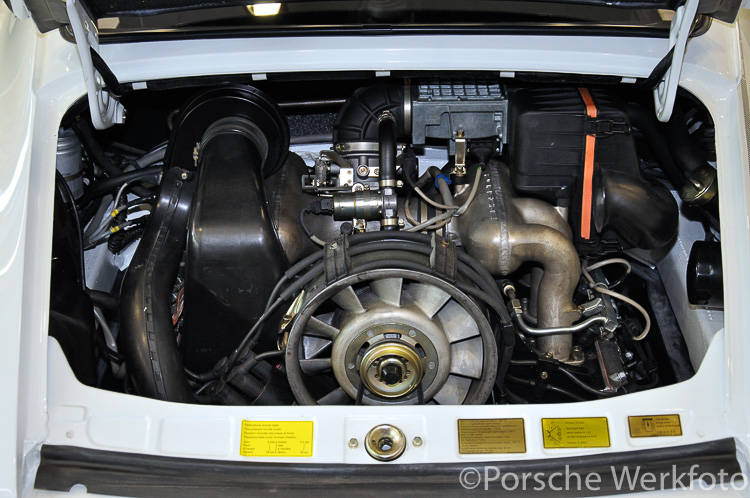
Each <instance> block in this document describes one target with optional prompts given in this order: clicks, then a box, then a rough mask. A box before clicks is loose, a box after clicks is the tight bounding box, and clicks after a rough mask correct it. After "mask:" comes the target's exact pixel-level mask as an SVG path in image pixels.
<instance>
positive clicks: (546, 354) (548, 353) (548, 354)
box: [544, 351, 555, 360]
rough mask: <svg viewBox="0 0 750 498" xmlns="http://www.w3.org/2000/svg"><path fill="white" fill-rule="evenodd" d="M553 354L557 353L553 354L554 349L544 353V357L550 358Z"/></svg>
mask: <svg viewBox="0 0 750 498" xmlns="http://www.w3.org/2000/svg"><path fill="white" fill-rule="evenodd" d="M553 356H555V355H554V354H552V351H547V352H546V353H544V357H545V358H547V359H548V360H549V359H552V357H553Z"/></svg>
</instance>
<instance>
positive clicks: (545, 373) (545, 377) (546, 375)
mask: <svg viewBox="0 0 750 498" xmlns="http://www.w3.org/2000/svg"><path fill="white" fill-rule="evenodd" d="M539 377H541V378H542V380H547V378H548V377H549V374H548V373H547V372H542V373H540V374H539Z"/></svg>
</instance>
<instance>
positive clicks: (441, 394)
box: [435, 375, 471, 405]
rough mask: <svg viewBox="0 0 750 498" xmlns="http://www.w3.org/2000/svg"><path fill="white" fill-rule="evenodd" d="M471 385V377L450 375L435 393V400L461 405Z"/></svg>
mask: <svg viewBox="0 0 750 498" xmlns="http://www.w3.org/2000/svg"><path fill="white" fill-rule="evenodd" d="M470 387H471V379H468V378H466V377H459V376H458V375H449V376H448V380H446V381H445V384H444V385H443V388H442V389H440V391H438V393H437V394H436V395H435V401H437V402H438V403H440V404H441V405H460V404H461V403H463V401H464V399H465V398H466V395H467V394H468V393H469V388H470Z"/></svg>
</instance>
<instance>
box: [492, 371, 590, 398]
mask: <svg viewBox="0 0 750 498" xmlns="http://www.w3.org/2000/svg"><path fill="white" fill-rule="evenodd" d="M505 378H506V379H508V380H509V381H511V382H515V383H516V384H521V385H526V386H530V387H534V386H536V382H534V381H533V380H531V379H522V378H520V377H516V376H515V375H511V374H508V375H506V376H505ZM544 389H545V390H546V391H552V392H556V393H558V394H562V395H564V396H567V397H569V398H571V399H574V400H576V401H588V400H587V399H585V398H582V397H580V396H578V395H577V394H575V393H572V392H570V391H568V390H567V389H563V388H562V387H558V386H555V385H553V384H549V383H547V385H546V386H544Z"/></svg>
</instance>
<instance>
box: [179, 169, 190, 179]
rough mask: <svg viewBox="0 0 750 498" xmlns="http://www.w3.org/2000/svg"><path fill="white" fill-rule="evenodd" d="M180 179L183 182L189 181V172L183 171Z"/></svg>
mask: <svg viewBox="0 0 750 498" xmlns="http://www.w3.org/2000/svg"><path fill="white" fill-rule="evenodd" d="M180 178H182V179H183V180H187V179H188V173H187V171H183V172H182V173H180Z"/></svg>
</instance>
